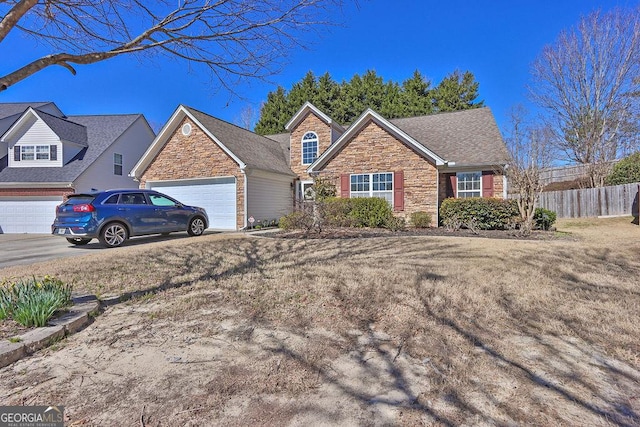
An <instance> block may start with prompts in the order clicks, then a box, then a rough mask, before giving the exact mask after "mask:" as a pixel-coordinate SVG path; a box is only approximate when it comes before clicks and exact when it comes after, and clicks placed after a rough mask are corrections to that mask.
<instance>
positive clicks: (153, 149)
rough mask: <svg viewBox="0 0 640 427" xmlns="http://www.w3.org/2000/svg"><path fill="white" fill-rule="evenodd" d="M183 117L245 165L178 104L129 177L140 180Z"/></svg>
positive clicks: (243, 165) (241, 166)
mask: <svg viewBox="0 0 640 427" xmlns="http://www.w3.org/2000/svg"><path fill="white" fill-rule="evenodd" d="M185 117H188V118H189V119H190V120H191V121H192V122H193V123H195V124H196V125H197V126H198V127H199V128H200V129H201V130H202V131H203V132H204V133H205V134H206V135H207V136H208V137H209V138H211V139H212V140H213V142H215V143H216V144H217V145H218V146H219V147H220V148H221V149H222V151H224V152H225V153H226V154H227V155H228V156H229V157H231V158H232V159H233V160H234V161H235V162H236V163H237V164H238V166H239V167H240V169H244V168H245V167H246V166H247V165H245V164H244V162H243V161H242V160H240V159H239V158H238V157H237V156H236V155H235V154H233V152H232V151H231V150H229V148H227V147H226V146H225V145H224V144H223V143H222V141H220V140H219V139H218V138H216V136H215V135H213V134H212V133H211V132H210V131H209V130H208V129H207V128H206V127H205V126H204V125H203V124H202V123H200V121H198V119H196V118H195V117H194V116H193V114H191V112H189V110H187V108H186V107H185V106H184V105H182V104H180V105H179V106H178V108H176V111H174V112H173V114H172V115H171V117H170V118H169V120H168V121H167V123H165V125H164V126H163V127H162V129H161V130H160V132H159V133H158V136H156V138H155V139H154V140H153V142H152V143H151V145H150V146H149V148H148V149H147V151H145V153H144V154H143V155H142V157H141V158H140V160H138V163H136V165H135V166H134V167H133V169H132V170H131V172H130V173H129V176H130V177H132V178H134V179H136V180H140V178H141V177H142V174H143V173H144V172H145V171H146V169H147V167H149V165H150V164H151V162H152V161H153V159H154V158H155V157H156V156H157V155H158V154H160V152H161V151H162V149H163V148H164V146H165V145H166V144H167V142H168V141H169V138H170V137H171V134H172V133H173V132H175V130H176V129H177V128H178V125H179V124H180V122H181V121H182V120H183V119H184V118H185Z"/></svg>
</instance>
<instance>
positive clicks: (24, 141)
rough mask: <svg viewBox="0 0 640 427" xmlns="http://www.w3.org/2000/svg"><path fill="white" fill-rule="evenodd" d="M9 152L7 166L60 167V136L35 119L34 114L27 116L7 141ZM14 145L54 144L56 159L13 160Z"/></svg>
mask: <svg viewBox="0 0 640 427" xmlns="http://www.w3.org/2000/svg"><path fill="white" fill-rule="evenodd" d="M7 142H8V144H9V147H10V150H9V151H10V152H9V167H15V168H20V167H61V166H62V157H63V156H61V155H60V153H61V152H62V144H61V143H60V138H58V135H56V134H55V132H53V131H52V130H51V129H50V128H49V126H47V124H46V123H45V122H43V121H42V120H40V119H36V118H35V117H34V116H31V117H29V119H28V120H26V121H25V123H24V124H23V125H22V128H21V129H19V131H18V132H16V133H15V134H14V136H13V137H12V138H10V139H9V140H8V141H7ZM16 145H20V146H22V145H56V146H58V160H55V161H51V160H33V161H19V162H15V161H14V160H13V149H14V147H15V146H16Z"/></svg>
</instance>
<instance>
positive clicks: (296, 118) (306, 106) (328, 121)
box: [284, 101, 342, 130]
mask: <svg viewBox="0 0 640 427" xmlns="http://www.w3.org/2000/svg"><path fill="white" fill-rule="evenodd" d="M309 111H311V112H313V113H314V114H315V115H316V116H318V117H319V118H320V119H321V120H322V121H323V122H325V123H326V124H328V125H330V126H332V127H333V126H336V127H337V128H338V130H340V129H342V126H340V125H339V124H338V123H336V122H334V121H333V120H332V119H331V117H329V116H327V115H326V114H325V113H323V112H322V111H320V110H319V109H318V107H316V106H315V105H313V104H312V103H310V102H309V101H307V102H305V103H304V105H303V106H302V107H300V109H299V110H298V112H297V113H296V114H294V115H293V117H292V118H291V120H289V122H288V123H287V124H286V125H284V128H285V129H286V130H291V128H293V127H294V126H295V125H297V124H298V122H300V120H302V117H304V115H305V114H306V113H307V112H309Z"/></svg>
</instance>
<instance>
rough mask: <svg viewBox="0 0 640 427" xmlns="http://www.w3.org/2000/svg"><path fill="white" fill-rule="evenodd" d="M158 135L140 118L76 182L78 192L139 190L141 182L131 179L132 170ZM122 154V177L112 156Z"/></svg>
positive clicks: (75, 186)
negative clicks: (115, 172)
mask: <svg viewBox="0 0 640 427" xmlns="http://www.w3.org/2000/svg"><path fill="white" fill-rule="evenodd" d="M154 138H155V135H154V134H153V131H152V130H151V128H150V127H149V125H148V124H147V122H146V120H144V119H143V118H142V117H140V118H138V120H136V121H135V122H134V123H133V124H132V125H131V126H130V127H129V129H127V130H126V131H125V132H124V133H123V134H122V135H121V136H120V137H119V138H118V140H117V141H116V142H114V143H113V144H112V145H111V147H109V148H108V149H107V150H105V152H104V153H102V154H101V155H100V157H98V159H97V160H96V161H95V162H94V163H93V164H92V165H91V166H89V167H88V168H87V169H86V170H85V171H84V172H83V173H82V175H80V176H79V177H78V179H76V181H75V182H74V188H75V190H76V191H77V192H85V191H90V190H91V189H92V188H95V189H96V190H109V189H114V188H138V187H139V183H138V182H137V181H135V180H134V179H133V178H131V177H129V171H130V170H131V169H133V166H134V165H135V164H136V163H137V162H138V160H139V159H140V157H141V156H142V154H143V153H144V152H145V151H146V150H147V148H148V147H149V145H150V144H151V142H152V141H153V139H154ZM114 153H118V154H122V175H121V176H120V175H116V174H114V171H113V154H114Z"/></svg>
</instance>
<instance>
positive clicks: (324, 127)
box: [290, 111, 331, 180]
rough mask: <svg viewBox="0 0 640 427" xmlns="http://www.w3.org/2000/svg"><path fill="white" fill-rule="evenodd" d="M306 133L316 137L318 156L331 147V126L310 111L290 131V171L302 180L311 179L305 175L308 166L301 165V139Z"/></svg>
mask: <svg viewBox="0 0 640 427" xmlns="http://www.w3.org/2000/svg"><path fill="white" fill-rule="evenodd" d="M307 132H315V133H316V135H318V156H320V155H321V154H322V153H324V152H325V150H326V149H327V148H329V146H330V145H331V126H329V125H328V124H327V123H325V122H324V121H322V119H320V118H319V117H318V116H316V115H315V114H314V113H313V112H311V111H310V112H308V113H307V115H306V116H305V117H304V118H303V119H302V120H301V121H300V122H299V123H298V125H297V126H296V127H295V128H293V129H291V135H290V143H291V151H290V154H291V170H292V171H293V172H294V173H295V174H296V175H298V177H299V178H300V179H302V180H308V179H311V178H310V177H309V174H308V173H307V168H308V167H309V166H310V165H303V164H302V137H303V136H304V134H305V133H307Z"/></svg>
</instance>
